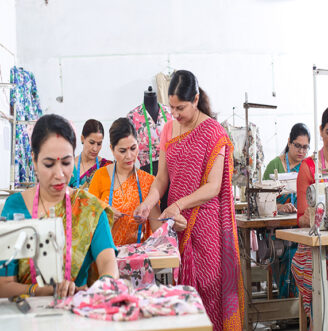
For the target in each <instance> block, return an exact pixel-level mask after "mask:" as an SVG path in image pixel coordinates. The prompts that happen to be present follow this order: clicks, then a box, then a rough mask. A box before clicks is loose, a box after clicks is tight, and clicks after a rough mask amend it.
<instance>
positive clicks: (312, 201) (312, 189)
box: [306, 185, 315, 207]
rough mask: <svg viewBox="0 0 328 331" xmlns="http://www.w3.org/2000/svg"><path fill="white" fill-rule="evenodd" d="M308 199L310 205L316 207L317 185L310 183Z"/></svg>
mask: <svg viewBox="0 0 328 331" xmlns="http://www.w3.org/2000/svg"><path fill="white" fill-rule="evenodd" d="M306 200H307V203H308V205H309V207H315V187H314V185H310V186H308V188H307V189H306Z"/></svg>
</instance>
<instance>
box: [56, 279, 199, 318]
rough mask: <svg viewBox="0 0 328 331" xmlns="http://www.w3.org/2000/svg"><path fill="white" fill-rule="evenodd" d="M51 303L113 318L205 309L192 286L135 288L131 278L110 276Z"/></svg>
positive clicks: (177, 313) (85, 315)
mask: <svg viewBox="0 0 328 331" xmlns="http://www.w3.org/2000/svg"><path fill="white" fill-rule="evenodd" d="M51 307H54V308H61V309H66V310H70V311H72V312H73V313H75V314H77V315H80V316H84V317H88V318H94V319H100V320H109V321H134V320H137V319H140V318H149V317H153V316H167V315H185V314H197V313H201V312H204V306H203V303H202V301H201V299H200V296H199V295H198V293H197V291H196V290H195V289H194V288H193V287H191V286H184V285H178V286H164V285H160V286H157V285H152V286H148V287H146V288H139V289H134V288H133V287H132V284H131V282H130V281H128V280H122V279H117V280H116V279H112V278H109V277H105V278H103V279H100V280H97V281H96V282H95V283H94V284H93V285H92V287H90V288H89V289H88V290H87V291H80V292H78V293H76V294H75V295H74V296H72V297H68V298H65V299H62V300H58V303H57V304H56V305H55V304H54V302H53V303H52V304H51Z"/></svg>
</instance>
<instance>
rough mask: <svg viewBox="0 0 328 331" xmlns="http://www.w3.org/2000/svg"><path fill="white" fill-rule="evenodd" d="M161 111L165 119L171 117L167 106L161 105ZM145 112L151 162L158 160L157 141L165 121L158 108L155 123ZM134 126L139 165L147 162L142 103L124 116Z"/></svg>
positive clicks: (146, 139)
mask: <svg viewBox="0 0 328 331" xmlns="http://www.w3.org/2000/svg"><path fill="white" fill-rule="evenodd" d="M161 106H162V108H163V112H164V113H165V115H166V119H167V120H168V121H169V120H171V119H172V115H171V112H170V110H169V107H167V106H164V105H161ZM146 113H147V118H148V123H149V128H150V134H151V144H152V151H153V154H152V158H153V162H155V161H158V160H159V141H160V137H161V132H162V130H163V127H164V124H165V121H164V117H163V114H162V111H161V110H159V112H158V118H157V122H156V123H155V122H154V120H153V119H152V117H151V116H150V115H149V114H148V112H146ZM126 117H127V118H128V119H129V120H130V121H131V122H132V123H133V124H134V126H135V128H136V130H137V135H138V139H137V140H138V144H139V155H138V160H139V162H140V167H143V166H145V165H147V164H149V139H148V129H147V125H146V120H145V117H144V113H143V109H142V105H140V106H138V107H136V108H135V109H133V110H131V111H130V112H129V113H128V114H127V116H126Z"/></svg>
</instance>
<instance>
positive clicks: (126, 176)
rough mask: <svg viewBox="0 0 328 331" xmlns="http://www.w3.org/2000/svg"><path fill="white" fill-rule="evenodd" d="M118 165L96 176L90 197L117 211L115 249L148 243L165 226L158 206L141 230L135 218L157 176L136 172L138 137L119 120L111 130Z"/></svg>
mask: <svg viewBox="0 0 328 331" xmlns="http://www.w3.org/2000/svg"><path fill="white" fill-rule="evenodd" d="M109 136H110V144H111V146H110V147H111V150H112V153H113V155H114V158H115V160H116V161H115V163H114V164H109V165H107V166H106V167H103V168H100V169H99V170H97V171H96V173H95V174H94V176H93V178H92V181H91V183H90V186H89V193H91V194H93V195H95V196H96V197H98V198H99V199H100V200H103V201H105V202H106V203H108V204H109V205H110V206H111V207H112V210H113V211H114V225H113V227H112V235H113V239H114V243H115V245H125V244H133V243H136V242H143V241H145V240H146V239H147V238H148V237H149V236H150V235H151V234H152V232H153V231H155V230H156V229H157V228H159V227H160V226H161V225H162V223H161V222H160V221H157V220H154V218H158V217H159V215H160V209H159V204H158V203H157V204H156V205H155V206H154V208H152V210H151V212H150V216H151V220H150V221H149V220H147V221H146V222H145V223H144V224H142V225H141V226H139V225H138V224H137V222H136V221H135V219H134V218H133V217H131V216H132V215H133V211H134V210H135V208H136V207H137V206H138V205H139V204H140V203H141V202H142V201H143V200H144V199H145V198H146V196H147V195H148V192H149V189H150V187H151V184H152V183H153V181H154V178H155V177H154V176H152V175H150V174H148V173H147V172H145V171H142V170H140V169H138V170H137V169H136V168H135V162H136V158H137V155H138V151H139V150H138V143H137V134H136V130H135V128H134V126H133V124H132V123H131V122H130V121H129V120H128V119H127V118H119V119H117V120H116V121H115V122H114V123H113V124H112V126H111V128H110V130H109Z"/></svg>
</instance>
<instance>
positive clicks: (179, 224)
mask: <svg viewBox="0 0 328 331" xmlns="http://www.w3.org/2000/svg"><path fill="white" fill-rule="evenodd" d="M186 228H187V220H186V219H185V218H184V217H183V215H181V214H180V215H177V216H175V217H174V225H173V229H174V230H175V231H177V232H181V231H184V230H185V229H186Z"/></svg>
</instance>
